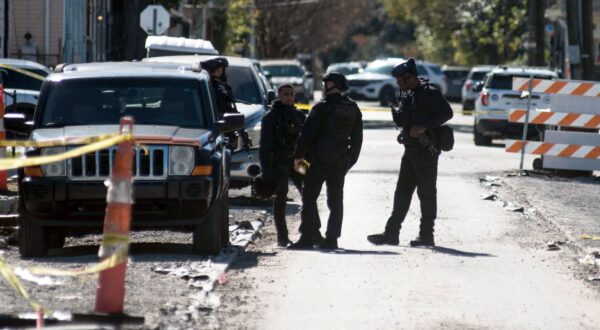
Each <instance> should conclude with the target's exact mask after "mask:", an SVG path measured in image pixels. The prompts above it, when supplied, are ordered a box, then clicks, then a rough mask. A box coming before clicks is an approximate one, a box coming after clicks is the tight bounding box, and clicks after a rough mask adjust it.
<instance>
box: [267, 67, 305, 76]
mask: <svg viewBox="0 0 600 330" xmlns="http://www.w3.org/2000/svg"><path fill="white" fill-rule="evenodd" d="M263 70H265V71H268V72H269V74H270V75H271V76H272V77H302V76H303V75H304V73H303V72H302V68H300V67H299V66H297V65H263Z"/></svg>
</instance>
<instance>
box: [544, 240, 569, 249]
mask: <svg viewBox="0 0 600 330" xmlns="http://www.w3.org/2000/svg"><path fill="white" fill-rule="evenodd" d="M564 244H565V241H548V242H546V249H547V250H548V251H558V250H560V249H561V247H560V246H561V245H564Z"/></svg>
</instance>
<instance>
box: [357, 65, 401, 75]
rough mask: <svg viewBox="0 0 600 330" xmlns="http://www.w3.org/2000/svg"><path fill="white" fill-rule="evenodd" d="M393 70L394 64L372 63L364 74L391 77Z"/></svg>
mask: <svg viewBox="0 0 600 330" xmlns="http://www.w3.org/2000/svg"><path fill="white" fill-rule="evenodd" d="M393 68H394V64H389V63H386V62H371V63H369V65H367V67H366V68H365V71H364V72H370V73H381V74H385V75H389V76H391V75H392V69H393Z"/></svg>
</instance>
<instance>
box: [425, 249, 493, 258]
mask: <svg viewBox="0 0 600 330" xmlns="http://www.w3.org/2000/svg"><path fill="white" fill-rule="evenodd" d="M431 250H432V251H433V252H436V253H444V254H449V255H452V256H456V257H469V258H475V257H496V256H495V255H493V254H489V253H479V252H466V251H461V250H456V249H452V248H447V247H443V246H436V247H434V248H432V249H431Z"/></svg>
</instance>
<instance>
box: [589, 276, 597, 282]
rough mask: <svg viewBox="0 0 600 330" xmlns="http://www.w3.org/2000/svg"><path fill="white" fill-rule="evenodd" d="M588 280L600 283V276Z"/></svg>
mask: <svg viewBox="0 0 600 330" xmlns="http://www.w3.org/2000/svg"><path fill="white" fill-rule="evenodd" d="M587 280H588V281H590V282H596V281H599V282H600V275H597V276H590V277H588V278H587Z"/></svg>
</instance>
